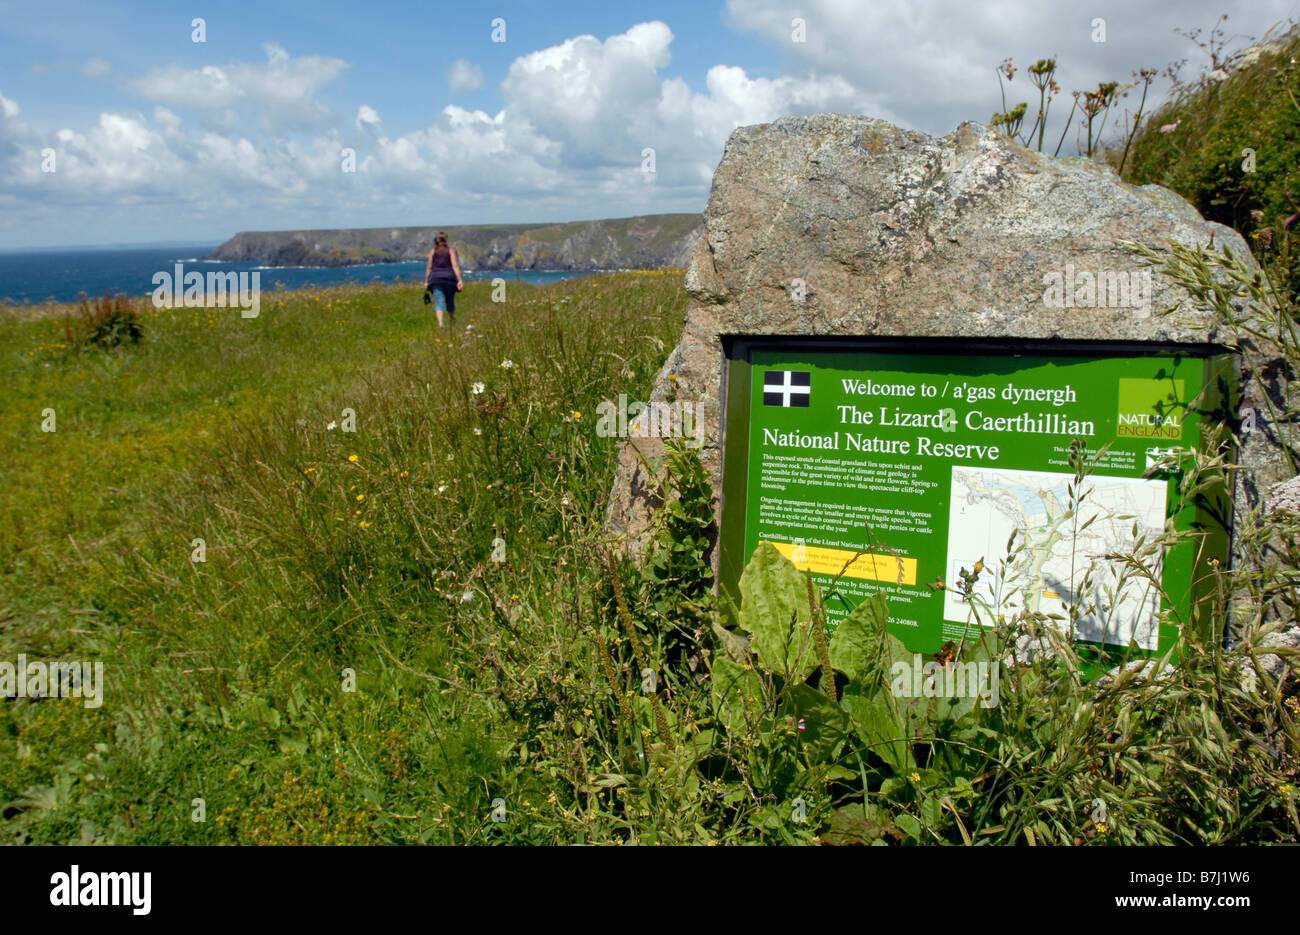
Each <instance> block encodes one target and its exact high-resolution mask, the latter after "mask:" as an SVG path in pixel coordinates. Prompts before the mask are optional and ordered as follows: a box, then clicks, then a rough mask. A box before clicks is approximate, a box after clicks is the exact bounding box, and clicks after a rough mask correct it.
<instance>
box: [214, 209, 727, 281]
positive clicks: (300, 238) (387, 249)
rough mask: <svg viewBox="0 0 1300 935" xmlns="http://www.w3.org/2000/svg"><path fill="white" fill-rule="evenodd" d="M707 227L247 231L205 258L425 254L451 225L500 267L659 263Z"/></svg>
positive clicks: (332, 261)
mask: <svg viewBox="0 0 1300 935" xmlns="http://www.w3.org/2000/svg"><path fill="white" fill-rule="evenodd" d="M703 229H704V220H703V218H702V217H701V216H700V215H698V214H649V215H642V216H640V217H632V218H615V219H609V220H600V221H570V222H567V223H564V224H503V225H473V226H466V227H372V228H340V229H338V230H299V231H243V232H241V233H238V234H236V235H235V236H234V237H232V238H231V239H230V240H228V241H226V242H225V243H224V244H222V245H221V246H219V247H217V249H216V250H214V251H212V253H210V254H209V255H208V256H207V257H205V258H204V259H208V260H223V261H234V262H240V261H253V262H260V263H264V264H266V265H267V266H356V265H360V264H364V263H399V262H402V261H406V260H423V259H424V258H425V256H427V255H428V252H429V249H430V248H431V247H432V246H433V238H434V235H435V234H437V232H438V231H439V230H445V231H446V232H447V237H448V239H449V240H450V241H451V245H452V246H453V247H455V248H456V249H457V250H458V251H459V253H460V257H461V262H462V263H463V265H464V266H465V267H467V268H469V269H475V270H493V269H533V270H565V269H659V268H663V267H677V266H682V267H684V266H686V265H687V263H688V262H689V256H690V252H691V250H692V248H693V247H694V246H695V243H696V241H697V240H698V239H699V237H700V235H701V233H702V232H703Z"/></svg>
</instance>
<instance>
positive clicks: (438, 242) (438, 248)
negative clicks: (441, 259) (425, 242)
mask: <svg viewBox="0 0 1300 935" xmlns="http://www.w3.org/2000/svg"><path fill="white" fill-rule="evenodd" d="M448 249H449V248H448V247H447V232H446V231H438V236H437V237H435V238H433V252H434V253H445V252H446V251H447V250H448Z"/></svg>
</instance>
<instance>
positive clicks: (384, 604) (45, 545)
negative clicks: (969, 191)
mask: <svg viewBox="0 0 1300 935" xmlns="http://www.w3.org/2000/svg"><path fill="white" fill-rule="evenodd" d="M509 289H510V293H509V301H508V302H506V303H502V304H495V303H493V302H491V301H490V299H489V294H490V287H489V286H488V285H481V286H479V285H471V286H469V287H468V288H467V290H466V292H465V293H464V296H463V300H462V302H461V303H460V308H459V309H458V315H457V318H458V322H457V329H456V330H455V331H454V332H451V333H448V332H443V333H441V334H439V333H436V329H435V328H433V327H432V315H431V314H430V312H429V310H428V308H426V307H425V306H424V305H422V304H421V303H420V301H419V293H418V292H416V291H415V290H413V289H411V288H409V287H407V288H399V287H339V288H333V289H326V290H319V291H312V292H295V293H290V294H285V295H277V296H276V297H275V300H274V301H267V302H265V303H264V304H263V308H262V313H261V316H260V317H259V318H257V319H241V318H239V316H238V313H237V312H234V311H226V310H216V309H206V310H198V309H190V310H183V309H176V310H170V311H168V310H163V311H158V312H155V311H153V310H150V311H149V312H148V313H147V314H145V315H144V316H143V326H144V331H145V337H144V340H143V342H142V343H141V344H139V345H126V346H122V347H119V348H115V349H111V350H99V349H96V350H76V349H72V348H67V347H63V346H61V345H62V335H63V328H62V325H61V323H59V321H58V320H57V318H55V319H50V318H47V319H40V318H33V317H32V316H31V315H30V314H27V315H26V316H25V317H24V318H21V319H20V317H19V316H18V315H17V314H10V315H8V316H6V317H5V318H4V319H3V320H2V321H0V348H3V350H2V351H0V361H2V362H3V367H4V368H5V370H6V371H7V374H6V379H5V380H4V389H3V391H0V393H2V394H3V395H2V396H0V412H2V413H3V422H2V423H0V438H3V441H4V442H5V446H6V451H7V454H8V457H7V459H6V461H7V464H6V471H5V480H6V483H5V484H4V485H3V489H4V493H3V499H2V500H0V510H2V511H3V514H4V523H3V526H4V538H3V540H0V574H2V575H3V592H4V594H5V595H6V596H5V598H4V600H3V607H0V658H4V659H10V660H13V659H14V658H15V657H16V655H17V654H18V653H20V652H21V653H26V654H27V655H28V657H29V658H60V659H102V660H103V661H104V662H105V665H106V681H107V689H106V693H105V701H104V704H103V706H102V707H100V708H97V709H86V708H84V707H82V705H81V703H80V701H78V700H76V699H61V700H46V701H39V702H19V703H5V704H4V705H3V706H2V707H0V712H2V714H0V805H3V806H4V811H3V820H4V823H5V827H6V829H7V834H8V836H9V839H10V840H14V841H30V842H55V843H57V842H67V841H80V840H93V841H110V842H114V843H141V842H158V843H161V842H168V843H175V842H195V843H197V842H205V843H220V842H245V843H248V842H257V843H270V842H275V843H303V842H312V843H320V842H361V841H367V842H384V841H394V842H396V841H424V842H428V841H438V842H464V841H470V840H483V839H485V836H487V835H492V836H494V837H497V838H502V837H504V838H505V839H509V840H516V839H517V840H539V841H540V840H546V841H551V840H569V839H572V835H571V834H570V833H569V832H568V831H561V830H560V826H559V825H558V824H555V825H551V824H547V823H545V822H538V823H533V824H530V825H528V826H527V827H525V826H524V824H523V823H520V822H514V823H511V822H505V823H495V822H492V821H490V819H489V814H490V812H491V808H492V805H491V803H492V800H493V799H494V798H497V797H505V799H506V801H507V802H509V803H510V804H509V807H510V809H511V810H512V811H513V810H519V811H522V812H524V813H525V814H528V813H530V809H536V808H539V807H542V806H545V807H547V808H551V809H553V807H554V803H548V802H547V798H548V794H549V793H550V791H551V790H552V789H553V788H554V784H553V783H551V784H550V785H548V784H547V783H548V782H549V780H550V778H551V777H549V776H545V775H541V776H539V775H537V774H536V770H534V769H522V770H521V769H520V768H519V767H520V764H521V763H522V764H527V754H526V753H524V752H522V749H521V746H520V745H521V744H526V743H527V742H528V739H529V735H530V734H531V733H532V732H533V726H532V725H533V721H532V716H533V714H535V713H536V710H540V708H539V707H538V706H542V707H544V708H545V709H546V710H547V712H548V713H549V715H550V716H552V717H554V716H556V712H557V711H558V710H559V708H558V707H557V702H556V701H555V700H554V699H553V698H552V697H551V696H554V695H555V694H556V689H555V686H559V685H562V684H565V680H566V679H568V680H569V683H570V684H572V682H573V680H574V673H573V671H571V670H570V669H569V668H568V663H569V660H570V657H571V655H572V654H573V653H575V652H581V651H582V650H581V647H574V646H573V643H574V636H575V632H574V629H573V628H574V627H580V624H579V621H578V620H577V618H576V617H575V616H574V614H573V612H572V607H571V606H570V604H571V602H569V601H566V600H564V599H560V593H559V588H560V586H561V582H563V581H564V576H565V575H566V574H572V573H575V572H576V571H577V570H578V569H577V565H578V554H577V551H576V545H575V543H576V542H577V540H579V539H582V538H584V537H586V538H590V536H591V535H592V534H593V533H594V530H595V529H596V527H598V525H599V520H600V518H601V516H602V515H603V510H604V505H605V499H606V497H607V494H608V487H609V483H610V481H611V479H612V472H613V465H614V461H615V458H616V456H617V441H616V440H614V439H603V438H598V437H597V436H596V434H595V431H594V426H593V424H592V423H593V422H594V409H595V406H596V405H597V404H598V403H599V402H600V401H601V400H603V399H606V398H611V397H616V396H617V394H618V393H619V392H627V393H628V394H629V396H631V397H632V398H636V397H637V395H638V394H641V395H644V394H645V393H646V392H648V387H649V382H650V379H651V377H652V376H653V373H654V372H655V371H656V370H657V369H658V367H659V365H660V363H661V361H662V359H663V357H664V355H665V353H666V352H667V349H668V347H669V346H670V345H671V343H672V342H674V341H675V340H676V337H677V334H678V333H679V332H680V328H681V322H682V318H683V314H684V310H685V294H684V292H683V291H682V290H681V286H680V272H678V273H675V274H669V275H664V274H624V275H618V276H600V277H594V278H590V279H583V280H578V281H572V282H568V283H561V284H557V285H554V286H549V287H529V286H525V285H516V284H511V285H510V287H509ZM465 324H470V325H472V326H473V329H472V331H471V332H469V333H466V332H465V331H464V330H463V328H464V325H465ZM506 360H510V361H512V362H513V364H514V366H513V367H512V368H509V369H506V368H504V367H502V363H503V362H504V361H506ZM476 382H482V383H483V384H485V388H484V392H482V393H481V394H480V395H475V394H474V393H473V391H472V389H471V387H472V385H473V384H474V383H476ZM345 407H348V408H351V409H353V410H354V411H355V414H356V415H355V418H356V432H355V433H347V432H344V431H343V426H342V424H341V414H342V411H343V409H344V408H345ZM47 408H49V409H53V410H54V411H55V413H56V418H57V430H56V431H55V432H53V433H47V432H42V431H41V420H42V411H43V410H45V409H47ZM575 413H577V415H575ZM330 422H335V423H339V424H338V426H337V427H336V428H335V429H334V430H332V431H331V430H328V429H327V423H330ZM476 430H477V432H476ZM497 537H501V538H503V539H504V540H505V542H506V554H507V557H508V561H507V563H506V564H505V565H502V566H497V565H495V564H494V563H491V562H489V561H488V557H489V555H490V553H491V551H492V546H493V540H494V539H495V538H497ZM195 538H203V539H204V540H205V541H206V562H202V563H195V562H192V561H191V560H190V559H191V551H192V549H191V542H192V540H194V539H195ZM570 583H572V579H571V580H570ZM571 593H572V592H571ZM466 594H468V595H469V597H468V598H467V599H466V600H464V601H462V597H463V596H464V595H466ZM525 623H527V627H525ZM507 657H509V658H511V659H513V660H515V661H517V662H524V663H525V664H524V665H521V666H518V667H517V668H516V667H512V669H511V672H510V674H509V676H506V675H505V674H504V670H503V662H502V660H503V659H504V658H507ZM344 670H350V671H349V672H347V673H345V671H344ZM592 671H595V670H594V669H593V670H592ZM352 675H354V676H355V688H356V690H355V691H346V690H344V689H345V679H346V678H349V677H350V676H352ZM507 678H509V679H514V680H519V679H523V680H524V684H513V683H512V684H510V685H505V684H502V683H503V681H504V680H505V679H507ZM348 687H350V686H348ZM559 707H563V708H565V710H566V711H568V713H569V714H573V713H576V712H574V711H569V710H568V709H569V708H571V707H572V705H571V704H569V703H564V704H561V705H560V706H559ZM530 712H531V713H530ZM534 743H536V741H535V740H534ZM196 798H202V799H203V800H204V807H205V809H206V819H207V820H206V821H204V822H195V821H192V820H191V812H192V810H193V808H194V806H192V804H191V803H192V800H194V799H196Z"/></svg>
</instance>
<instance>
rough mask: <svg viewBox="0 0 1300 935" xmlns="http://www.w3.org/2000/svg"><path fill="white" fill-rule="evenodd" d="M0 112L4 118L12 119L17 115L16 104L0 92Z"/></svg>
mask: <svg viewBox="0 0 1300 935" xmlns="http://www.w3.org/2000/svg"><path fill="white" fill-rule="evenodd" d="M0 114H4V116H5V118H6V119H9V120H12V119H13V118H14V117H17V116H18V104H17V103H16V102H14V101H11V100H9V98H7V97H5V96H4V95H3V94H0Z"/></svg>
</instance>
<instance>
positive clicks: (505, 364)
mask: <svg viewBox="0 0 1300 935" xmlns="http://www.w3.org/2000/svg"><path fill="white" fill-rule="evenodd" d="M514 366H515V362H514V361H513V360H511V359H510V358H509V357H507V358H506V359H505V360H503V361H501V369H502V370H513V369H514Z"/></svg>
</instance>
